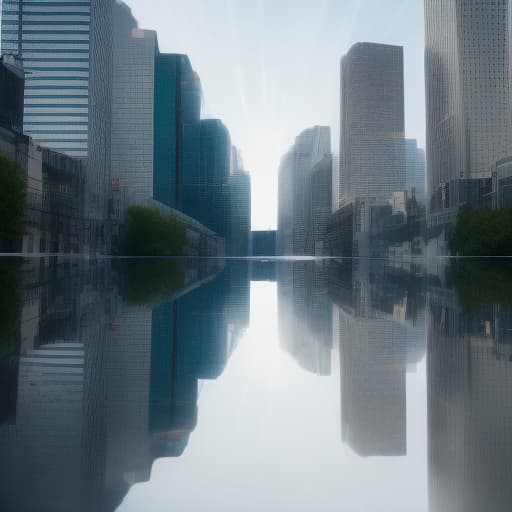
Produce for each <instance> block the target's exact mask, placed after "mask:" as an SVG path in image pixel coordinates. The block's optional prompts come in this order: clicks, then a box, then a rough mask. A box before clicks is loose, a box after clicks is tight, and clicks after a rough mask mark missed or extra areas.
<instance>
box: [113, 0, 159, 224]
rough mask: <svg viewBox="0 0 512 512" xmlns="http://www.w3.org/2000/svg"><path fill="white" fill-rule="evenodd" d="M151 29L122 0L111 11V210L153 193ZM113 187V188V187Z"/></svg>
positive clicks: (153, 48) (154, 47) (153, 45)
mask: <svg viewBox="0 0 512 512" xmlns="http://www.w3.org/2000/svg"><path fill="white" fill-rule="evenodd" d="M157 52H158V42H157V36H156V33H155V32H154V31H150V30H141V29H139V28H137V22H136V21H135V19H134V18H133V16H132V15H131V11H130V9H129V8H128V7H127V6H126V5H125V4H116V9H115V13H114V57H113V58H114V64H113V93H112V136H111V140H112V154H111V160H112V164H111V172H112V184H113V188H114V191H115V194H114V198H115V199H114V201H115V210H117V209H120V210H121V213H120V215H121V216H122V214H123V211H124V207H125V206H129V205H133V204H146V203H147V201H148V199H151V198H153V164H154V112H155V62H156V55H157ZM117 192H119V193H117Z"/></svg>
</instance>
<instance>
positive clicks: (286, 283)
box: [277, 262, 332, 375]
mask: <svg viewBox="0 0 512 512" xmlns="http://www.w3.org/2000/svg"><path fill="white" fill-rule="evenodd" d="M277 283H278V298H279V302H278V304H279V339H280V343H281V346H282V347H283V349H284V350H285V351H286V352H288V353H289V354H290V355H291V356H293V357H294V358H295V360H296V361H297V362H298V363H299V365H300V366H301V367H302V368H304V369H305V370H307V371H309V372H312V373H315V374H317V375H330V373H331V354H332V330H331V329H332V320H331V306H330V303H329V298H328V293H327V264H326V263H325V262H316V263H312V262H308V263H279V264H278V266H277Z"/></svg>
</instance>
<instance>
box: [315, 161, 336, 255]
mask: <svg viewBox="0 0 512 512" xmlns="http://www.w3.org/2000/svg"><path fill="white" fill-rule="evenodd" d="M332 169H333V159H332V156H331V155H327V156H325V157H324V158H322V160H320V162H318V163H317V164H316V165H315V166H314V167H313V169H312V172H311V222H312V233H313V254H314V255H315V256H326V250H327V247H326V243H325V242H326V240H325V238H326V236H327V224H328V222H329V218H330V216H331V208H332Z"/></svg>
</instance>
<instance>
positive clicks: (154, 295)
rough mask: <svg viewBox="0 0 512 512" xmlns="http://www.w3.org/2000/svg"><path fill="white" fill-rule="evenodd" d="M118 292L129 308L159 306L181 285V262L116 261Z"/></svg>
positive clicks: (160, 260) (182, 279) (161, 260)
mask: <svg viewBox="0 0 512 512" xmlns="http://www.w3.org/2000/svg"><path fill="white" fill-rule="evenodd" d="M115 268H116V270H117V274H118V277H119V293H120V295H121V297H122V298H123V299H124V300H125V301H126V302H127V304H129V305H131V306H143V305H151V304H158V303H159V302H162V301H163V300H165V298H167V297H168V296H169V295H171V294H172V293H173V292H176V291H178V290H179V289H180V288H182V287H183V286H184V262H183V261H181V260H168V259H154V260H151V261H148V260H142V259H131V260H119V261H117V262H116V264H115Z"/></svg>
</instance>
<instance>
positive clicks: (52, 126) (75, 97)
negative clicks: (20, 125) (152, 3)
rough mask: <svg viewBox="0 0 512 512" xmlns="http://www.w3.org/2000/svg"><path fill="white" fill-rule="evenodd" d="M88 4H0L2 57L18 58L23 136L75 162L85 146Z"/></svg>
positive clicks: (29, 0) (30, 0)
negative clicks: (22, 91) (21, 69)
mask: <svg viewBox="0 0 512 512" xmlns="http://www.w3.org/2000/svg"><path fill="white" fill-rule="evenodd" d="M90 24H91V1H90V0H88V1H84V0H66V1H65V2H62V1H55V2H48V1H46V2H42V1H38V0H4V2H3V6H2V53H4V54H15V55H18V56H19V57H21V58H22V61H23V65H24V68H25V73H26V82H25V105H24V116H25V118H24V132H25V133H26V134H28V135H30V136H32V138H33V139H34V140H35V141H36V142H37V143H39V144H40V145H42V146H45V147H48V148H50V149H53V150H55V151H59V152H62V153H66V154H68V155H70V156H74V157H86V156H87V152H88V147H89V144H88V142H89V138H88V123H89V57H90V53H89V50H90V49H89V40H90V28H91V26H90Z"/></svg>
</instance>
